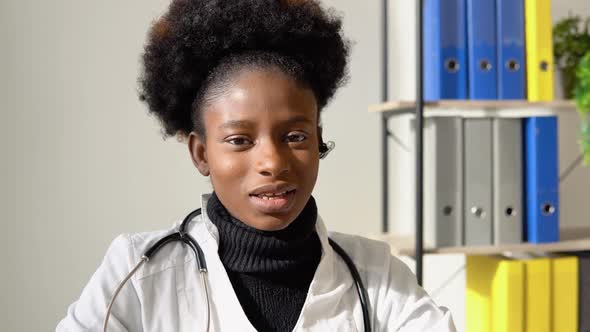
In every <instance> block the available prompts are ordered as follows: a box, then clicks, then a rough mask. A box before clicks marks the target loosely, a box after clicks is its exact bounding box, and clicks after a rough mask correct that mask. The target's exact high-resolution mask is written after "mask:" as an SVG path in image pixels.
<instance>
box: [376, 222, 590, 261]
mask: <svg viewBox="0 0 590 332" xmlns="http://www.w3.org/2000/svg"><path fill="white" fill-rule="evenodd" d="M369 238H372V239H375V240H380V241H384V242H386V243H388V244H389V245H390V246H391V253H392V254H393V255H396V256H414V254H415V249H414V238H413V236H396V235H392V234H381V235H376V236H369ZM560 238H561V240H560V241H558V242H551V243H539V244H535V243H519V244H503V245H486V246H461V247H444V248H428V247H425V248H424V253H425V254H465V255H503V254H507V253H511V254H514V253H560V252H574V251H588V250H590V228H571V229H562V230H560Z"/></svg>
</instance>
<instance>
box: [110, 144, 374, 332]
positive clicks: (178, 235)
mask: <svg viewBox="0 0 590 332" xmlns="http://www.w3.org/2000/svg"><path fill="white" fill-rule="evenodd" d="M332 149H334V143H333V142H328V144H325V143H322V145H321V146H320V158H322V159H323V158H324V157H325V156H326V155H327V154H328V153H329V152H330V151H331V150H332ZM200 214H201V209H200V208H199V209H196V210H194V211H193V212H191V213H189V214H188V215H187V216H186V217H185V218H184V220H183V221H182V223H181V224H180V227H178V231H177V232H175V233H172V234H169V235H167V236H165V237H163V238H161V239H160V240H159V241H158V242H156V243H155V244H154V245H152V246H151V247H150V248H149V249H148V250H147V251H146V252H145V253H144V254H143V256H141V259H140V260H139V262H138V263H137V265H135V267H134V268H133V269H132V270H131V272H129V274H128V275H127V276H126V277H125V279H123V281H121V283H120V284H119V285H118V286H117V289H116V290H115V293H114V294H113V296H112V298H111V301H110V302H109V305H108V307H107V312H106V315H105V318H104V321H103V332H107V325H108V323H109V317H110V315H111V310H112V308H113V303H115V299H116V298H117V295H119V292H120V291H121V289H122V288H123V286H125V284H126V283H127V281H129V279H131V277H132V276H133V275H134V274H135V272H137V270H139V268H140V267H141V266H142V265H143V264H144V263H147V262H148V261H149V260H150V259H151V258H152V257H154V255H155V254H156V253H157V252H158V251H160V249H162V247H164V246H165V245H167V244H168V243H171V242H175V241H180V242H182V243H184V244H186V245H188V246H189V248H191V250H192V251H193V252H194V254H195V258H196V261H197V268H198V269H199V275H200V277H201V283H202V284H203V289H205V300H206V302H207V308H206V310H207V311H206V312H207V315H206V317H207V320H206V329H205V331H207V332H208V331H209V321H210V318H211V305H210V302H209V285H208V283H207V262H206V261H205V254H204V253H203V250H202V249H201V246H199V244H198V243H197V241H196V240H195V239H194V238H193V237H192V236H191V235H190V234H189V233H188V232H187V231H186V230H187V227H188V224H189V223H190V222H191V221H192V220H193V219H194V218H195V217H196V216H198V215H200ZM328 242H329V243H330V246H331V247H332V249H333V250H334V251H335V252H336V253H337V254H338V255H339V256H340V257H341V258H342V260H344V263H346V265H347V266H348V269H349V270H350V274H351V275H352V279H353V280H354V283H355V285H356V291H357V293H358V297H359V300H360V301H361V308H362V311H363V323H364V327H365V331H366V332H370V331H371V321H370V320H369V300H368V296H367V290H366V288H365V286H364V285H363V281H362V279H361V276H360V274H359V272H358V270H357V269H356V266H355V265H354V263H353V261H352V259H351V258H350V256H348V254H346V252H345V251H344V249H342V247H340V246H339V245H338V244H337V243H336V242H334V241H333V240H332V239H330V238H328Z"/></svg>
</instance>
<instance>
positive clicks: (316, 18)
mask: <svg viewBox="0 0 590 332" xmlns="http://www.w3.org/2000/svg"><path fill="white" fill-rule="evenodd" d="M348 51H349V48H348V43H347V41H346V40H345V39H344V37H343V36H342V34H341V21H340V19H339V18H338V17H336V16H335V15H334V14H333V13H332V12H331V11H326V10H324V9H323V8H322V7H321V5H320V4H319V3H318V2H317V1H314V0H174V1H172V3H171V4H170V6H169V8H168V11H167V12H166V13H165V14H164V15H163V16H162V17H161V18H160V19H159V20H157V21H156V22H155V23H154V25H153V27H152V28H151V30H150V32H149V35H148V40H147V44H146V46H145V53H144V54H143V73H142V76H141V78H140V86H141V98H142V100H145V102H146V103H147V105H148V106H149V110H150V112H151V113H153V114H155V115H156V116H157V117H158V119H159V120H160V121H161V123H162V126H163V128H164V131H165V133H166V135H168V136H173V135H176V136H181V137H184V139H186V141H187V142H188V150H189V152H190V156H191V158H192V161H193V163H194V165H195V167H196V168H197V169H198V171H199V172H200V173H201V174H202V175H204V176H208V177H209V178H210V180H211V184H212V186H213V190H214V191H213V193H212V194H209V195H204V196H203V197H202V199H201V201H202V202H201V213H195V214H193V215H191V216H189V218H188V219H190V220H189V221H190V223H188V224H187V225H186V229H185V233H183V234H186V235H183V236H179V237H177V238H176V239H177V240H182V239H181V237H182V238H183V239H184V240H186V239H189V238H190V239H192V240H194V241H195V242H196V243H197V244H198V246H199V247H200V249H199V250H200V251H199V250H195V249H194V246H193V247H191V245H185V244H190V242H186V241H185V243H181V242H178V241H177V242H170V243H169V244H167V245H166V246H163V247H161V249H160V250H159V252H157V253H156V254H154V255H153V256H151V257H149V258H150V259H149V262H147V258H146V259H145V260H146V262H145V264H138V265H136V264H137V262H139V261H141V262H142V263H143V260H142V256H143V255H144V253H145V252H146V250H148V248H150V247H152V246H153V245H154V243H156V242H157V241H158V240H160V239H161V238H163V237H165V236H166V235H169V234H173V233H174V234H176V233H175V232H176V231H177V230H178V229H179V225H175V226H174V227H173V228H171V229H169V230H164V231H160V232H150V233H139V234H130V235H121V236H119V237H117V238H116V239H115V240H114V242H113V243H112V245H111V246H110V248H109V249H108V251H107V253H106V256H105V258H104V261H103V262H102V264H101V265H100V267H99V268H98V270H97V271H96V272H95V274H94V275H93V276H92V278H91V279H90V281H89V283H88V285H87V286H86V287H85V288H84V290H83V292H82V295H81V296H80V298H79V299H78V300H77V301H76V302H75V303H73V304H72V305H71V306H70V307H69V308H68V310H67V315H66V317H65V318H64V319H63V320H62V321H61V322H60V323H59V325H58V326H57V331H101V330H103V324H104V325H105V326H104V327H105V328H106V330H108V331H111V332H115V331H206V330H209V331H255V330H258V331H365V330H368V328H366V327H367V326H370V328H372V330H373V331H454V330H455V328H454V325H453V322H452V318H451V314H450V313H449V312H448V311H447V310H446V309H444V308H439V307H438V306H437V305H435V303H434V302H433V301H432V300H431V299H430V298H429V297H428V295H427V294H426V293H425V292H424V290H423V289H422V288H420V287H419V286H418V285H417V283H416V280H415V278H414V276H413V275H412V273H411V272H410V271H409V270H408V268H407V267H406V266H405V265H404V264H403V263H402V262H401V261H399V260H398V259H396V258H395V257H392V256H391V255H390V252H389V248H388V247H387V245H385V244H382V243H379V242H375V241H370V240H367V239H364V238H360V237H356V236H350V235H344V234H330V239H331V240H333V241H334V242H335V243H336V244H337V245H339V246H340V247H341V248H342V249H344V252H345V253H346V254H347V256H348V257H350V259H351V260H352V263H353V265H354V266H355V267H356V270H357V271H358V276H360V279H361V283H362V284H363V285H364V289H365V295H366V296H367V298H366V303H363V301H361V298H360V297H359V294H360V292H358V291H357V288H356V286H355V280H354V278H353V276H354V274H353V273H352V270H351V269H350V268H349V267H348V266H347V264H346V262H345V259H344V256H343V255H340V254H338V253H337V252H336V251H335V250H336V248H334V247H333V246H332V245H331V244H330V243H329V240H328V233H327V231H326V228H325V225H324V223H323V222H322V220H321V218H320V217H319V215H318V212H317V208H316V203H315V201H314V198H313V197H312V196H311V193H312V191H313V188H314V185H315V182H316V177H317V174H318V167H319V161H320V151H321V152H324V153H325V152H326V151H327V150H329V147H327V146H326V144H325V143H323V141H322V128H321V126H320V111H321V110H322V109H323V108H324V107H325V106H326V104H327V103H328V101H329V100H330V98H331V97H332V96H333V95H334V92H335V90H336V89H337V88H338V87H339V86H341V85H342V83H343V81H344V77H345V76H346V63H347V57H348ZM189 247H191V248H193V250H190V249H189ZM199 252H200V254H201V256H199ZM203 262H206V271H207V273H201V272H200V271H204V270H205V268H203V266H201V265H202V263H203ZM132 270H133V273H132V275H131V276H130V277H129V279H128V282H127V283H126V284H123V286H121V287H120V288H119V286H120V285H121V282H122V281H123V280H125V279H126V278H127V277H128V276H129V275H130V271H132ZM118 288H119V289H118ZM116 290H117V292H116ZM114 293H117V296H116V300H114V301H112V298H113V295H114ZM111 302H112V303H111ZM363 304H364V306H363ZM107 307H108V310H107ZM363 307H365V308H366V313H365V315H366V316H368V317H365V316H364V315H363ZM107 311H108V312H109V314H108V315H107ZM107 316H108V319H105V318H107ZM105 321H106V323H105ZM365 324H369V325H365Z"/></svg>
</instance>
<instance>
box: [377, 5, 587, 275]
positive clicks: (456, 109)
mask: <svg viewBox="0 0 590 332" xmlns="http://www.w3.org/2000/svg"><path fill="white" fill-rule="evenodd" d="M388 1H389V0H382V47H383V49H382V53H383V54H382V67H383V68H382V75H383V76H382V87H381V88H382V89H381V97H382V98H381V100H382V103H380V104H378V105H372V106H370V107H369V112H371V113H377V114H379V115H380V117H381V153H382V156H381V158H382V159H381V182H382V183H381V185H382V197H381V203H382V214H381V217H382V227H381V231H382V233H383V234H384V235H379V236H376V237H373V238H376V239H380V240H384V241H386V242H388V243H390V244H391V245H392V252H393V253H394V254H397V255H408V256H413V257H414V258H415V262H416V277H417V281H418V283H419V284H422V268H423V267H422V258H423V255H424V254H425V253H434V254H436V253H463V254H490V255H491V254H501V253H506V252H515V253H516V252H564V251H585V250H590V232H589V233H588V234H587V236H586V237H584V238H577V239H569V240H565V239H564V238H563V237H562V241H560V242H556V243H551V244H528V243H524V244H517V245H510V246H481V247H452V248H436V249H434V248H424V243H423V235H424V234H423V226H424V221H423V212H424V211H423V194H424V184H423V180H424V179H423V159H422V158H423V148H424V147H423V129H424V128H423V125H424V118H428V117H461V118H482V117H495V118H526V117H537V116H554V115H559V114H562V113H565V112H567V113H571V112H573V111H575V109H576V108H575V104H574V103H573V102H572V101H569V100H561V101H551V102H529V101H527V100H488V101H482V100H441V101H436V102H425V101H424V91H423V90H424V89H423V82H422V73H423V63H424V54H423V52H424V50H423V48H422V45H423V37H424V36H423V31H422V28H423V25H422V24H423V17H422V15H417V20H416V23H417V24H416V30H417V36H416V37H417V45H416V51H417V52H416V53H417V54H416V55H417V61H416V68H415V70H416V98H417V100H416V101H390V100H389V98H388V84H389V82H388V75H387V72H388V67H389V66H388V62H387V59H388V16H387V15H388V12H389V11H388V7H389V4H388ZM423 1H424V0H418V1H417V3H416V5H417V13H422V12H423ZM403 114H412V115H414V119H415V126H416V127H415V128H416V130H415V135H416V137H415V144H416V145H415V150H414V153H415V161H416V206H415V210H416V220H415V234H414V235H413V236H412V237H400V236H396V235H394V234H388V232H389V224H388V221H389V208H388V204H389V188H388V184H389V156H388V153H389V138H390V137H391V136H392V135H391V132H390V131H389V129H388V120H389V119H390V118H391V117H395V116H399V115H403Z"/></svg>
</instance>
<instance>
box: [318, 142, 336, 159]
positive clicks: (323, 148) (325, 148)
mask: <svg viewBox="0 0 590 332" xmlns="http://www.w3.org/2000/svg"><path fill="white" fill-rule="evenodd" d="M335 147H336V143H334V141H328V142H327V143H321V144H320V159H324V158H326V156H328V154H329V153H330V152H332V150H334V148H335Z"/></svg>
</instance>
